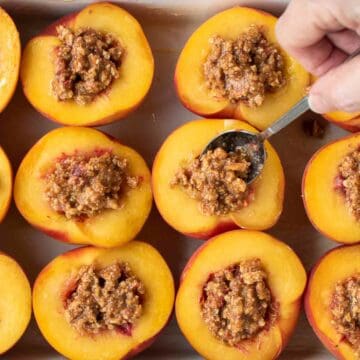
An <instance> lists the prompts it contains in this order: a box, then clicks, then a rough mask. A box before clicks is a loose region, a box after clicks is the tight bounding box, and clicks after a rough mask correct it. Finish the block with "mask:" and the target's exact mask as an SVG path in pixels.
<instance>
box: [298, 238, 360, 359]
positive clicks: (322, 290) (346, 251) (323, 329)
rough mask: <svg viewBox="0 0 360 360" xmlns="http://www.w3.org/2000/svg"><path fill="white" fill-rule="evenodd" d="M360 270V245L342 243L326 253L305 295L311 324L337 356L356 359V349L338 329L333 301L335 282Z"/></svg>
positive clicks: (312, 274) (314, 272) (311, 278)
mask: <svg viewBox="0 0 360 360" xmlns="http://www.w3.org/2000/svg"><path fill="white" fill-rule="evenodd" d="M359 272H360V245H351V246H340V247H338V248H335V249H333V250H331V251H330V252H328V253H327V254H326V255H324V256H323V257H322V258H321V259H320V260H319V261H318V263H317V264H316V265H315V266H314V268H313V270H312V272H311V275H310V278H309V283H308V287H307V291H306V295H305V310H306V315H307V318H308V320H309V322H310V325H311V326H312V328H313V329H314V331H315V333H316V334H317V336H318V337H319V339H320V340H321V341H322V343H323V344H324V346H325V347H326V348H327V349H328V350H329V351H330V352H332V353H333V354H334V356H335V357H336V358H337V359H343V360H356V359H357V357H356V355H355V350H354V349H353V347H352V346H351V345H350V344H349V343H348V342H347V341H346V339H344V336H343V335H341V334H339V333H338V332H337V331H336V328H335V326H334V325H333V323H332V314H331V310H330V302H331V298H332V295H333V291H334V289H335V285H336V284H337V283H338V282H341V281H343V280H344V279H346V278H348V277H351V276H353V275H355V274H356V273H359Z"/></svg>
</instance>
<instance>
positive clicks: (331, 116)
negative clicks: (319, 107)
mask: <svg viewBox="0 0 360 360" xmlns="http://www.w3.org/2000/svg"><path fill="white" fill-rule="evenodd" d="M323 117H324V118H325V119H326V120H329V121H330V122H332V123H334V124H335V125H337V126H340V127H341V128H343V129H345V130H348V131H351V132H357V131H359V130H360V112H357V113H348V112H344V111H333V112H330V113H327V114H323Z"/></svg>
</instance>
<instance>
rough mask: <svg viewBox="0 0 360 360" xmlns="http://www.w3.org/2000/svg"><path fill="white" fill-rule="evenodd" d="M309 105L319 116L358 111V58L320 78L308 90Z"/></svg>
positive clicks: (359, 82) (359, 84)
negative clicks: (336, 111) (333, 112)
mask: <svg viewBox="0 0 360 360" xmlns="http://www.w3.org/2000/svg"><path fill="white" fill-rule="evenodd" d="M309 103H310V108H311V109H312V110H313V111H314V112H316V113H321V114H323V113H326V112H329V111H334V110H340V111H346V112H355V111H360V56H357V57H356V58H354V59H352V60H351V61H349V62H346V63H344V64H341V65H339V66H337V67H336V68H333V69H332V70H330V71H328V72H327V73H326V74H325V75H323V76H321V77H320V78H319V79H318V80H317V81H316V82H315V84H314V85H313V86H312V87H311V89H310V93H309Z"/></svg>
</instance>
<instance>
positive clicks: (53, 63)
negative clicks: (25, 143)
mask: <svg viewBox="0 0 360 360" xmlns="http://www.w3.org/2000/svg"><path fill="white" fill-rule="evenodd" d="M153 74H154V59H153V56H152V52H151V49H150V46H149V43H148V41H147V39H146V37H145V35H144V32H143V30H142V28H141V26H140V24H139V23H138V21H137V20H136V19H135V18H134V17H133V16H131V15H130V14H129V13H128V12H127V11H125V10H124V9H122V8H120V7H118V6H116V5H113V4H110V3H106V2H102V3H95V4H91V5H89V6H87V7H85V8H84V9H82V10H81V11H79V12H78V13H74V14H70V15H68V16H66V17H64V18H62V19H60V20H58V21H57V22H55V23H54V24H52V25H50V26H49V27H48V28H47V29H45V30H44V31H43V32H42V33H40V34H39V35H37V36H36V37H34V38H33V39H32V40H30V41H29V43H28V44H27V46H26V48H25V50H24V54H23V60H22V64H21V74H20V76H21V81H22V85H23V90H24V93H25V96H26V97H27V99H28V100H29V101H30V103H31V104H32V105H33V106H34V107H35V109H37V110H38V111H39V112H41V113H42V114H44V115H45V116H46V117H48V118H49V119H51V120H54V121H56V122H59V123H62V124H65V125H89V126H95V125H102V124H107V123H110V122H113V121H115V120H117V119H120V118H124V117H125V116H126V115H127V114H129V113H130V112H131V111H133V110H134V109H135V108H136V107H137V106H138V105H139V104H140V103H141V102H142V100H143V99H144V97H145V95H146V94H147V92H148V90H149V88H150V85H151V83H152V78H153Z"/></svg>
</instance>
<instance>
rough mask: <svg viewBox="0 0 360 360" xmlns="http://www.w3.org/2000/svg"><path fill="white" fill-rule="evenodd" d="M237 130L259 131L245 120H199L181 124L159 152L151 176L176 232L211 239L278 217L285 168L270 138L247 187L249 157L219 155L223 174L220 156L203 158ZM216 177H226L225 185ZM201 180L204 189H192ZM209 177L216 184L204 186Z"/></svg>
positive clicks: (262, 226) (263, 226) (165, 215)
mask: <svg viewBox="0 0 360 360" xmlns="http://www.w3.org/2000/svg"><path fill="white" fill-rule="evenodd" d="M232 129H244V130H248V131H255V132H256V130H255V129H254V128H253V127H252V126H250V125H248V124H247V123H245V122H243V121H240V120H224V119H221V120H220V119H212V120H207V119H202V120H195V121H191V122H188V123H186V124H185V125H183V126H181V127H179V128H178V129H176V130H175V131H174V132H173V133H172V134H171V135H170V136H169V137H168V138H167V139H166V140H165V142H164V143H163V145H162V146H161V148H160V150H159V152H158V153H157V155H156V158H155V161H154V165H153V177H152V185H153V192H154V199H155V202H156V205H157V208H158V210H159V212H160V214H161V215H162V217H163V218H164V220H165V221H166V222H167V223H169V224H170V225H171V226H172V227H173V228H175V229H176V230H177V231H179V232H181V233H184V234H186V235H189V236H192V237H196V238H200V239H207V238H209V237H210V236H212V235H215V234H218V233H220V232H224V231H226V230H229V229H234V228H237V227H241V228H245V229H252V230H263V229H267V228H270V227H271V226H273V225H274V224H275V223H276V221H277V219H278V218H279V216H280V214H281V212H282V208H283V199H284V184H285V179H284V172H283V168H282V166H281V162H280V159H279V157H278V155H277V153H276V151H275V150H274V148H273V147H272V146H271V145H270V144H269V143H268V142H266V143H265V148H266V152H267V159H266V161H265V165H264V168H263V171H262V173H261V175H260V176H259V177H258V178H257V179H256V180H255V181H254V182H253V183H252V184H250V185H249V186H244V182H243V180H242V179H241V175H242V173H243V170H244V169H243V168H241V167H243V166H244V165H245V167H246V166H247V165H246V161H245V162H244V161H239V162H233V163H231V162H230V163H227V162H229V161H230V160H231V154H230V155H229V156H227V155H226V154H225V159H224V161H223V160H221V159H220V163H219V164H220V165H219V166H221V167H222V169H221V173H219V169H218V168H216V167H218V164H217V162H218V159H205V160H204V161H202V157H199V155H200V154H201V152H202V150H203V148H204V147H205V146H206V145H207V143H208V142H209V141H210V140H211V139H212V138H213V137H215V136H216V135H218V134H219V133H221V132H223V131H227V130H232ZM214 156H216V154H214ZM220 156H223V155H221V154H220ZM199 164H201V165H199ZM206 166H208V169H206ZM191 167H195V168H196V171H197V174H196V175H197V178H195V177H193V176H192V175H193V174H192V169H191ZM199 169H200V171H199ZM228 170H229V171H228ZM213 174H215V177H214V176H213ZM227 176H229V179H227ZM217 177H222V178H221V180H220V182H221V185H222V188H221V189H220V187H219V186H218V185H219V182H217ZM182 179H185V182H183V181H182ZM199 180H200V184H199V191H192V190H193V189H192V187H193V186H194V187H196V186H197V184H198V181H199ZM207 182H210V183H212V185H213V186H212V189H206V187H205V191H203V190H201V186H203V185H206V183H207ZM238 183H239V184H238ZM235 185H236V186H235ZM237 185H239V188H238V186H237ZM219 189H220V190H219ZM189 190H190V191H189ZM222 191H224V192H225V195H226V196H224V194H221V192H222ZM227 196H229V198H230V199H227Z"/></svg>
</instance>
